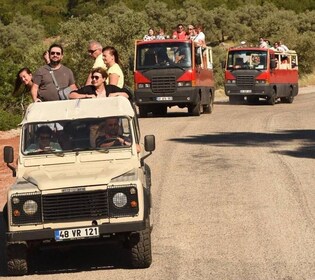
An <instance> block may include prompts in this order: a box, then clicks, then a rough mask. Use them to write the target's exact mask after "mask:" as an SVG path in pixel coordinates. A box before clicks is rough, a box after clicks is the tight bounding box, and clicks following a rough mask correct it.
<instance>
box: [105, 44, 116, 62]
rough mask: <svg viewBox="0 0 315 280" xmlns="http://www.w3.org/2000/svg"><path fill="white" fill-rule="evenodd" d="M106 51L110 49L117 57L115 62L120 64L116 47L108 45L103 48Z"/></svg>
mask: <svg viewBox="0 0 315 280" xmlns="http://www.w3.org/2000/svg"><path fill="white" fill-rule="evenodd" d="M104 51H109V53H110V54H111V55H113V56H114V57H115V62H116V63H117V64H119V57H118V52H117V50H116V49H115V48H114V47H111V46H107V47H105V48H103V50H102V52H104Z"/></svg>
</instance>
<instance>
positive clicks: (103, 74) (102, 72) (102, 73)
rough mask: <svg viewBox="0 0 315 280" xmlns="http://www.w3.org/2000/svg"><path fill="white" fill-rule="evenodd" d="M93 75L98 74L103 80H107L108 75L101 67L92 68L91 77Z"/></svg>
mask: <svg viewBox="0 0 315 280" xmlns="http://www.w3.org/2000/svg"><path fill="white" fill-rule="evenodd" d="M94 73H100V74H101V75H102V77H103V78H104V79H107V78H108V74H107V72H106V70H105V69H104V68H102V67H96V68H94V69H93V70H92V75H93V74H94Z"/></svg>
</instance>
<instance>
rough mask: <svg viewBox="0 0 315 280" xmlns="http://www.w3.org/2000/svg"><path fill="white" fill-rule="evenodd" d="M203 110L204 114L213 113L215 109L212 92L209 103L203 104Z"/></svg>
mask: <svg viewBox="0 0 315 280" xmlns="http://www.w3.org/2000/svg"><path fill="white" fill-rule="evenodd" d="M202 107H203V108H202V110H203V113H204V114H211V113H212V111H213V98H212V94H211V95H210V100H209V104H206V105H203V106H202Z"/></svg>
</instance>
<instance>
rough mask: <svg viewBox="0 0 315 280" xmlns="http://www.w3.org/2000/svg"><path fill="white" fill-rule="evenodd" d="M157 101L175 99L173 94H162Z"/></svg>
mask: <svg viewBox="0 0 315 280" xmlns="http://www.w3.org/2000/svg"><path fill="white" fill-rule="evenodd" d="M156 100H157V101H169V100H173V97H172V96H161V97H157V98H156Z"/></svg>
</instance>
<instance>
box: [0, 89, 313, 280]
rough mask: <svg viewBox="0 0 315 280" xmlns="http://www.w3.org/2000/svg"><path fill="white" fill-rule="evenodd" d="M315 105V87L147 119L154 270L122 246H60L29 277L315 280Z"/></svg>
mask: <svg viewBox="0 0 315 280" xmlns="http://www.w3.org/2000/svg"><path fill="white" fill-rule="evenodd" d="M314 108H315V94H312V93H310V92H307V93H305V94H301V95H299V96H298V97H297V98H296V99H295V101H294V103H293V104H281V103H279V104H276V105H275V106H268V105H264V104H263V103H262V104H259V105H247V104H242V105H230V104H229V103H228V102H227V99H226V98H220V99H217V100H216V102H215V105H214V112H213V113H212V114H210V115H201V116H200V117H191V116H188V115H187V114H186V111H184V110H180V109H172V110H170V111H171V112H169V113H168V115H167V117H165V118H158V117H152V118H146V119H140V126H141V128H142V136H144V135H145V134H155V136H156V140H157V141H156V142H157V145H156V146H157V148H156V151H155V152H154V153H153V155H152V156H151V157H149V158H148V159H147V163H148V164H149V165H150V166H151V169H152V183H153V184H152V185H153V186H152V189H153V209H154V210H153V211H154V229H153V232H152V250H153V263H152V265H151V267H150V268H148V269H142V270H130V269H128V268H126V264H125V261H124V260H123V257H122V256H121V255H119V254H117V253H115V251H117V250H118V248H117V246H115V245H112V246H104V247H93V248H75V249H72V250H67V251H63V252H60V251H58V250H51V251H49V252H42V253H41V255H40V256H39V257H38V264H37V265H36V266H35V269H36V271H35V274H33V275H30V276H25V277H23V279H32V280H35V279H58V280H62V279H64V280H66V279H82V280H83V279H84V280H86V279H93V280H96V279H111V280H116V279H117V280H118V279H119V280H120V279H150V280H154V279H157V280H158V279H163V280H169V279H181V280H187V279H192V280H195V279H207V280H209V279H214V280H218V279H235V280H239V279H250V280H253V279H281V280H295V279H309V280H310V279H315V187H314V181H315V125H314V120H315V110H314ZM6 279H16V278H15V277H9V278H6Z"/></svg>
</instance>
